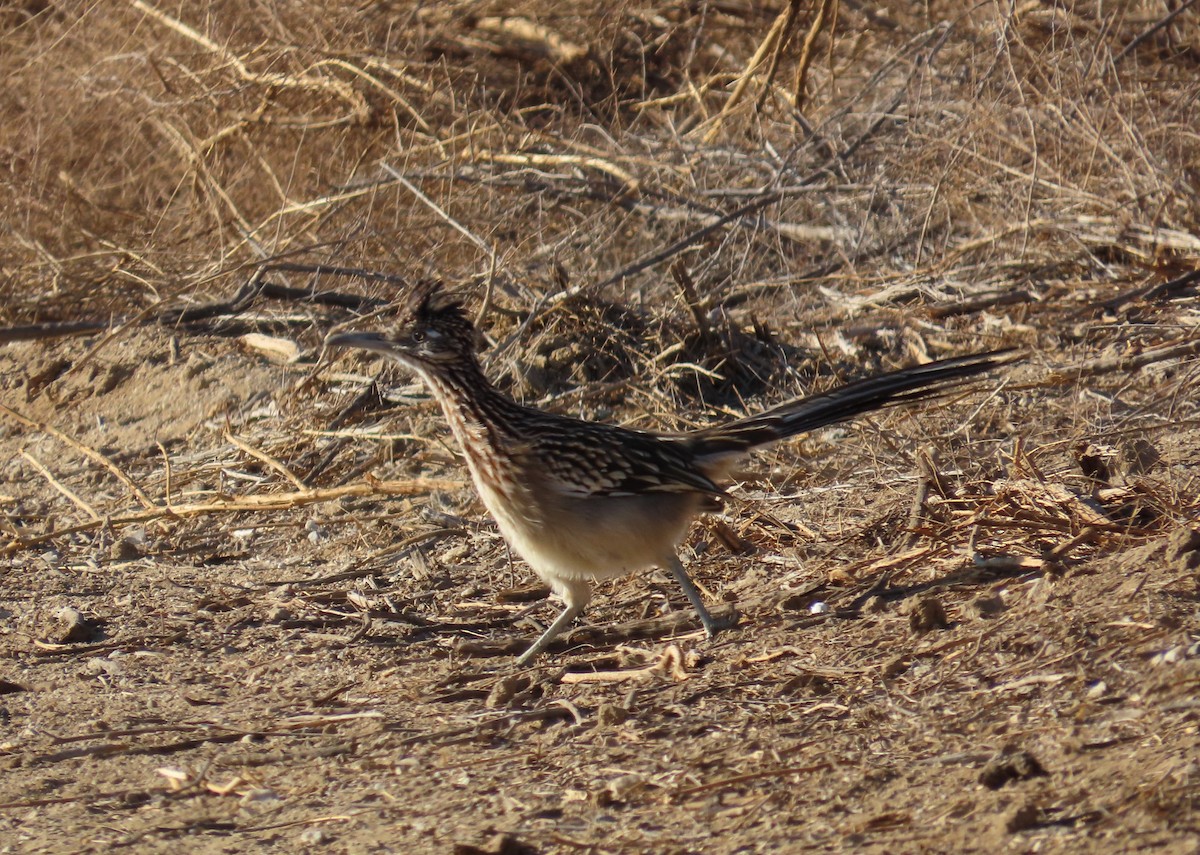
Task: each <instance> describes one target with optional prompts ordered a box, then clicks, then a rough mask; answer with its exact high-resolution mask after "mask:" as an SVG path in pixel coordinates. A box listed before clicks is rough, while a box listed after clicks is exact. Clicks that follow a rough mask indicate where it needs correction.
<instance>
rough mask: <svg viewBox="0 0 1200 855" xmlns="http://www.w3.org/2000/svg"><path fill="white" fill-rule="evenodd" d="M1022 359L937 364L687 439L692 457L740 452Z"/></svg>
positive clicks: (983, 357)
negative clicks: (692, 453) (694, 455)
mask: <svg viewBox="0 0 1200 855" xmlns="http://www.w3.org/2000/svg"><path fill="white" fill-rule="evenodd" d="M1022 358H1023V355H1022V354H1020V353H1018V352H1017V351H1016V350H1013V349H1006V350H994V351H990V352H987V353H976V354H972V355H970V356H956V357H952V358H950V359H941V360H938V361H936V362H930V363H927V364H925V365H916V366H913V367H912V368H902V369H900V370H899V371H892V372H889V373H887V374H880V375H878V376H876V377H868V378H866V379H865V380H856V381H854V382H852V383H847V384H846V385H845V386H841V387H839V388H837V389H834V390H833V391H831V392H825V393H823V394H820V395H812V396H810V397H808V398H800V399H798V400H795V401H789V402H788V403H786V404H781V405H779V406H778V407H774V408H773V409H770V410H767V411H766V412H763V413H759V414H758V415H754V416H748V417H746V418H744V419H738V420H737V421H735V422H729V423H728V424H723V425H717V426H714V427H711V428H706V429H704V430H699V431H696V432H694V433H691V434H688V436H687V440H688V442H689V444H691V446H692V449H693V452H694V453H695V454H696V456H697V457H710V456H711V457H724V456H726V455H732V454H739V453H745V452H747V451H750V450H751V449H753V448H758V447H759V446H763V445H769V444H770V443H773V442H778V441H779V440H782V439H787V438H788V437H791V436H796V435H797V434H802V433H808V432H809V431H813V430H817V429H818V428H822V427H827V426H829V425H832V424H837V423H838V422H843V421H847V420H848V419H852V418H854V417H855V416H859V415H862V414H863V413H869V412H872V411H874V410H881V409H884V408H886V407H892V406H896V405H897V404H904V403H908V402H911V401H920V400H923V399H927V398H936V397H939V396H941V395H945V394H946V393H947V392H948V391H950V390H951V389H953V388H954V387H956V386H958V385H960V384H961V383H962V382H963V381H965V380H967V379H968V378H971V377H974V376H975V375H976V374H982V373H983V372H985V371H990V370H992V369H993V368H998V367H1000V366H1002V365H1006V364H1008V363H1011V362H1016V361H1018V360H1020V359H1022Z"/></svg>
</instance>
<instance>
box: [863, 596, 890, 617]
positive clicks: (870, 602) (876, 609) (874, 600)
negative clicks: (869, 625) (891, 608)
mask: <svg viewBox="0 0 1200 855" xmlns="http://www.w3.org/2000/svg"><path fill="white" fill-rule="evenodd" d="M862 610H863V612H865V613H866V614H869V615H877V614H882V613H883V612H886V611H887V610H888V599H887V597H881V596H880V595H879V594H872V595H871V596H869V597H867V601H866V602H865V603H863V607H862Z"/></svg>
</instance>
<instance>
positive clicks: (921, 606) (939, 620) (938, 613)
mask: <svg viewBox="0 0 1200 855" xmlns="http://www.w3.org/2000/svg"><path fill="white" fill-rule="evenodd" d="M900 613H901V614H906V615H908V625H909V627H910V628H911V629H912V631H913V632H915V633H916V634H917V635H924V634H925V633H927V632H930V631H932V630H935V629H949V628H950V620H949V618H947V617H946V609H945V608H944V607H943V606H942V602H941V600H939V599H938V598H937V597H931V596H924V597H917V598H916V599H915V600H909V601H908V602H906V603H905V604H904V606H903V607H902V608H901V610H900Z"/></svg>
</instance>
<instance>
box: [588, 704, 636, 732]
mask: <svg viewBox="0 0 1200 855" xmlns="http://www.w3.org/2000/svg"><path fill="white" fill-rule="evenodd" d="M628 720H629V710H627V709H625V707H619V706H617V705H616V704H601V705H600V706H599V708H598V709H597V710H596V727H598V728H604V727H616V726H617V725H619V724H624V723H625V722H626V721H628Z"/></svg>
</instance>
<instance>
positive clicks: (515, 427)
mask: <svg viewBox="0 0 1200 855" xmlns="http://www.w3.org/2000/svg"><path fill="white" fill-rule="evenodd" d="M396 317H397V322H396V323H395V324H394V326H391V327H390V328H389V329H387V330H385V331H348V332H335V333H332V334H330V335H329V336H328V337H327V338H326V339H325V345H326V347H329V348H358V349H362V350H366V351H373V352H375V353H378V354H382V355H383V356H385V357H388V358H390V359H391V360H394V361H395V362H397V363H399V364H400V365H402V366H404V367H405V368H407V369H409V370H410V371H411V372H413V373H415V374H416V375H417V376H418V377H419V378H420V379H421V380H422V381H423V382H424V384H425V385H426V386H427V387H428V389H429V391H430V392H431V393H432V395H433V397H434V398H436V399H437V401H438V403H439V404H440V405H441V409H442V412H443V414H444V415H445V418H446V421H447V422H448V423H449V426H450V429H451V432H452V433H453V434H454V437H455V439H456V440H457V442H458V444H459V446H460V447H461V449H462V452H463V457H464V458H465V460H466V464H467V467H468V469H470V472H471V477H472V480H473V482H474V484H475V488H476V490H477V491H478V493H479V497H480V498H481V499H482V500H483V504H484V505H485V506H486V508H487V510H488V512H489V513H490V514H491V515H492V517H493V518H494V519H495V521H496V524H497V525H498V526H499V529H500V532H501V534H502V535H503V536H504V538H505V540H506V541H507V542H508V544H509V545H510V546H511V547H512V548H513V550H514V551H515V552H516V553H517V554H519V555H520V556H521V557H522V558H524V559H525V561H526V562H527V563H528V564H529V566H530V567H531V568H532V569H533V570H534V572H535V573H536V574H537V575H538V576H540V577H541V578H542V580H543V581H544V582H546V583H547V584H548V585H549V586H550V588H551V590H552V591H553V593H554V594H555V595H557V597H558V598H559V599H561V600H562V601H563V609H562V611H561V612H560V613H559V614H558V616H557V617H556V618H555V619H554V621H553V622H552V623H551V624H550V626H548V627H547V628H546V629H545V631H544V632H542V633H541V635H540V636H539V637H538V638H537V639H536V640H535V641H534V642H533V643H532V644H531V645H530V646H529V647H528V649H526V650H525V652H524V653H522V654H521V655H520V657H518V659H517V661H516V664H517V666H518V667H521V666H524V665H527V664H528V663H530V662H531V661H532V660H533V659H534V658H535V657H537V656H538V655H539V654H541V653H542V652H544V651H545V650H546V648H547V647H548V646H549V645H550V643H551V642H552V641H554V639H555V638H556V637H557V636H559V635H560V634H561V633H562V632H563V630H565V629H566V628H567V627H568V626H570V625H571V624H572V623H573V622H574V621H575V620H576V619H577V618H578V617H579V616H580V615H581V614H582V613H583V611H584V609H585V608H587V606H588V604H589V603H590V602H591V599H592V584H593V583H594V582H597V581H600V580H604V579H610V578H614V577H618V576H624V575H626V574H629V573H634V572H637V571H642V570H647V569H650V568H652V567H655V566H657V567H659V568H660V569H666V570H669V571H670V572H671V574H672V575H673V576H674V577H675V580H676V581H677V582H678V584H679V586H680V587H681V588H682V589H683V593H684V595H685V596H686V597H687V599H688V601H689V602H690V603H691V606H692V608H693V609H694V610H695V612H696V614H697V616H698V617H699V619H700V623H701V625H702V626H703V628H704V630H705V632H706V634H707V635H708V636H709V637H710V638H711V637H713V636H716V635H717V634H718V633H719V632H721V631H722V630H725V629H729V628H730V627H731V626H732V625H734V624H735V623H736V621H737V618H736V615H734V616H731V617H727V618H722V619H720V620H718V619H716V618H714V617H713V616H712V614H711V613H710V612H709V611H708V608H707V607H706V606H705V603H704V599H703V597H702V596H701V594H700V591H699V590H698V589H697V588H696V586H695V584H693V582H692V580H691V578H690V577H689V576H688V573H687V571H686V570H685V569H684V567H683V564H682V563H681V562H680V560H679V554H678V546H679V543H680V541H681V540H682V539H683V537H684V536H685V535H686V533H687V531H688V528H689V527H690V525H691V523H692V521H693V519H694V518H695V517H696V516H697V515H698V514H699V513H701V512H702V511H705V510H711V509H712V508H713V507H714V506H715V504H717V503H719V500H720V499H721V498H722V497H723V496H724V495H725V487H724V486H723V485H724V482H725V479H726V478H727V476H728V475H729V473H730V471H731V470H732V469H733V467H734V466H735V465H736V464H737V463H738V462H739V461H740V460H741V459H743V458H744V457H746V456H747V455H748V454H749V453H750V452H751V451H753V450H754V449H757V448H762V447H764V446H768V445H771V444H773V443H776V442H779V441H780V440H784V439H787V438H789V437H793V436H796V435H799V434H803V433H809V432H811V431H813V430H816V429H818V428H822V427H826V426H829V425H833V424H836V423H839V422H844V421H847V420H849V419H852V418H854V417H856V416H859V415H862V414H864V413H868V412H872V411H875V410H880V409H883V408H886V407H890V406H894V405H897V404H905V403H909V402H913V401H919V400H922V399H928V398H936V397H939V396H943V395H945V394H946V393H947V392H948V391H949V390H950V389H952V388H954V387H956V386H958V385H960V384H961V383H962V382H964V381H965V380H967V379H968V378H971V377H973V376H975V375H978V374H981V373H984V372H987V371H991V370H993V369H996V368H999V367H1000V366H1003V365H1006V364H1008V363H1009V362H1012V361H1015V360H1016V359H1018V358H1020V357H1019V356H1018V355H1017V354H1016V352H1015V351H1014V350H1012V349H1007V350H993V351H986V352H980V353H974V354H970V355H967V356H957V357H951V358H947V359H941V360H937V361H933V362H929V363H925V364H921V365H916V366H913V367H909V368H904V369H901V370H898V371H892V372H890V373H885V374H880V375H877V376H873V377H869V378H867V379H862V380H856V381H853V382H850V383H846V384H844V385H842V386H840V387H837V388H835V389H833V390H832V391H828V392H823V393H820V394H816V395H811V396H809V397H803V398H798V399H796V400H793V401H789V402H788V403H785V404H781V405H779V406H776V407H773V408H771V409H768V410H766V411H765V412H761V413H758V414H757V415H751V416H748V417H745V418H740V419H737V420H735V421H731V422H727V423H724V424H718V425H714V426H712V427H706V428H702V429H699V430H693V431H689V432H685V433H658V432H653V431H646V430H637V429H633V428H628V427H622V426H618V425H613V424H606V423H601V422H592V421H586V420H583V419H577V418H573V417H570V416H565V415H560V414H556V413H552V412H547V411H545V410H540V409H537V408H535V407H530V406H526V405H523V404H520V403H517V402H516V401H514V400H513V399H512V398H510V397H509V396H507V395H506V394H504V393H503V392H502V391H501V390H500V389H498V388H497V387H496V386H495V385H494V384H492V382H491V381H489V380H488V378H487V376H486V375H485V373H484V371H483V368H482V367H481V364H480V361H479V358H478V355H477V353H478V346H477V345H478V342H479V338H480V337H479V334H478V332H477V330H476V327H475V324H474V323H473V322H472V321H471V319H470V318H469V317H468V316H467V313H466V309H465V306H464V302H463V299H462V298H461V297H460V296H458V295H457V294H455V293H453V292H450V291H447V290H446V289H445V288H444V287H443V286H442V285H441V283H440V282H438V281H428V282H424V283H421V284H419V285H416V286H413V287H412V288H411V290H410V292H409V293H408V295H407V296H406V297H405V298H402V300H401V301H400V304H399V306H398V308H397V311H396Z"/></svg>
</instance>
